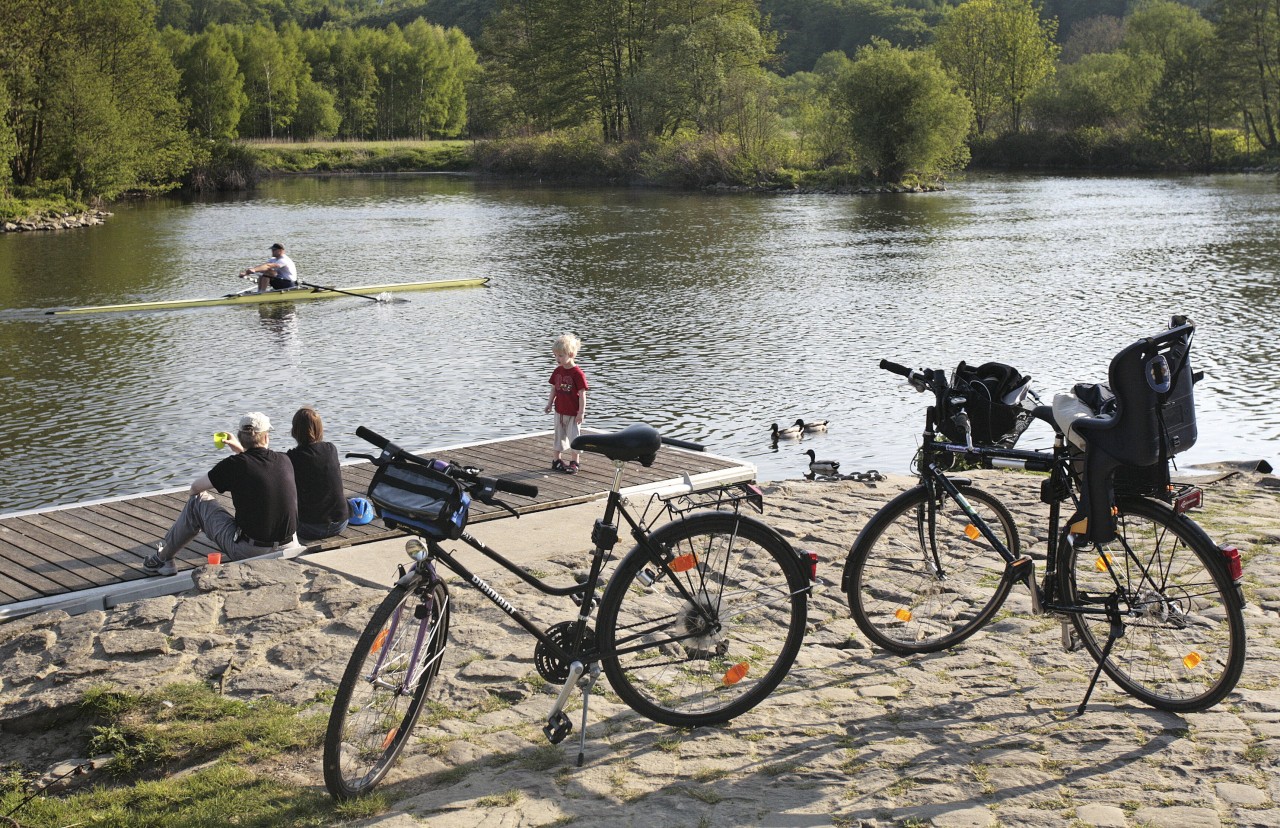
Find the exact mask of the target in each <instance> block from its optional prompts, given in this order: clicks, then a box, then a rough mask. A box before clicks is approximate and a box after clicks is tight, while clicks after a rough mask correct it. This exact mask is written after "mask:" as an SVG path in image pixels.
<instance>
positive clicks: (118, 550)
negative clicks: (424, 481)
mask: <svg viewBox="0 0 1280 828" xmlns="http://www.w3.org/2000/svg"><path fill="white" fill-rule="evenodd" d="M550 441H551V437H550V435H549V434H533V435H528V436H524V437H516V438H511V439H504V440H494V441H490V442H483V443H475V444H469V445H460V446H448V447H443V448H434V449H424V450H422V451H421V452H419V453H420V454H423V455H425V456H429V457H441V458H445V459H449V460H452V461H454V462H457V463H459V464H465V465H470V466H478V467H480V468H482V469H483V470H484V474H486V475H490V476H494V477H505V478H509V479H513V480H519V481H522V482H525V483H530V484H532V485H535V486H537V487H538V497H537V498H535V499H532V500H531V499H528V498H522V497H516V496H513V495H504V498H505V499H506V500H507V502H508V503H510V504H511V505H512V506H514V507H516V508H517V509H519V510H520V511H521V512H536V511H541V510H544V509H554V508H558V507H561V506H570V505H573V504H577V503H583V502H586V501H589V500H594V499H597V498H599V497H602V496H603V495H604V494H605V493H606V492H607V491H608V489H609V487H610V485H611V484H612V482H613V471H614V470H613V464H612V462H611V461H609V460H606V459H605V458H603V457H601V456H599V455H592V454H584V455H583V464H582V470H581V471H580V472H579V473H578V474H576V475H567V474H563V473H561V472H553V471H551V470H550V456H551V451H550V448H551V446H550ZM373 471H374V468H373V465H372V464H371V463H368V462H359V463H354V464H351V465H344V466H343V469H342V472H343V483H344V486H345V488H346V490H347V495H348V497H352V496H357V495H364V494H365V492H366V490H367V489H368V485H369V481H370V480H371V479H372V477H373ZM754 477H755V467H754V466H753V465H751V464H749V463H743V462H741V461H737V460H732V459H729V458H725V457H718V456H716V455H710V454H705V453H700V452H690V451H684V450H680V449H673V448H670V447H664V448H663V449H662V451H660V452H659V453H658V458H657V460H656V461H655V462H654V464H653V466H651V467H649V468H645V467H643V466H641V465H640V464H639V463H630V464H628V465H627V468H626V471H625V473H624V475H623V486H624V487H627V488H628V489H630V490H632V491H633V492H639V491H643V490H647V489H662V488H667V487H674V486H680V485H682V484H683V485H684V486H686V487H688V488H690V489H693V490H698V489H704V488H711V487H713V486H716V485H719V484H720V483H729V482H737V481H741V480H752V479H754ZM215 494H216V493H215ZM186 499H187V490H186V489H185V488H183V489H170V490H166V491H162V492H153V493H150V494H142V495H135V496H130V497H123V498H112V499H108V500H99V501H93V502H88V503H79V504H74V505H70V506H58V507H53V508H48V509H36V510H31V511H25V512H15V513H11V514H9V515H3V516H0V621H3V620H5V619H7V618H15V617H18V616H21V615H27V614H30V613H32V612H39V611H42V610H45V609H53V608H67V609H68V611H82V610H83V609H87V608H92V607H94V606H100V607H109V606H113V605H114V604H116V603H120V602H123V601H125V600H136V599H137V598H140V597H146V596H148V595H154V594H164V593H165V592H173V591H175V589H174V588H173V585H168V587H167V588H166V586H165V585H162V584H161V583H160V582H163V581H168V580H171V579H166V578H156V577H153V576H149V575H148V574H147V573H146V572H145V571H144V570H143V569H142V561H143V559H144V558H145V557H146V556H147V555H149V554H151V553H152V552H153V551H155V547H156V543H157V542H158V541H159V540H160V538H161V537H163V536H164V533H165V532H166V531H167V530H168V529H169V527H170V526H172V525H173V522H174V520H175V519H177V517H178V513H179V512H180V511H181V510H182V507H183V504H184V503H185V502H186ZM218 499H219V500H220V501H221V502H222V503H223V504H224V505H225V506H226V507H227V508H228V510H230V508H231V503H230V498H229V497H227V496H225V495H218ZM504 515H507V512H505V511H503V510H502V509H501V508H499V507H495V506H485V505H484V504H479V503H477V504H473V505H472V508H471V513H470V521H471V522H472V523H476V522H480V521H485V520H492V519H495V518H500V517H503V516H504ZM401 534H402V533H400V532H398V531H396V532H393V531H390V530H388V529H387V528H386V527H384V526H383V525H382V521H380V520H375V521H374V522H373V523H371V524H369V525H367V526H349V527H348V528H347V529H346V530H345V531H343V532H342V534H341V535H339V536H338V537H335V538H329V539H326V540H324V541H321V542H319V543H315V544H312V545H311V546H308V547H307V549H306V551H305V552H304V553H303V554H309V553H313V552H323V551H327V550H330V549H337V548H340V547H344V546H351V545H353V544H358V543H366V542H369V541H376V540H382V539H384V538H389V537H395V536H398V535H401ZM214 550H215V547H214V546H213V544H212V543H211V542H210V541H209V540H208V539H207V538H205V536H204V535H200V536H199V537H198V538H197V539H196V540H195V541H194V542H192V543H191V544H190V545H188V546H187V547H186V548H185V549H183V550H182V551H181V552H180V553H179V554H178V557H177V559H176V563H177V565H178V570H179V575H180V576H181V575H183V574H185V575H186V581H187V582H188V583H189V581H190V574H191V570H192V569H194V568H195V567H197V566H199V565H201V564H203V563H204V562H205V556H206V555H207V554H208V553H209V552H212V551H214ZM278 554H279V553H272V555H273V556H276V555H278ZM73 607H74V609H72V608H73Z"/></svg>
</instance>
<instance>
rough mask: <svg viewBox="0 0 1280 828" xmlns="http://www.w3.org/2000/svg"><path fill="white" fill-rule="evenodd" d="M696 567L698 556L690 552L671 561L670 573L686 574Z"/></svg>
mask: <svg viewBox="0 0 1280 828" xmlns="http://www.w3.org/2000/svg"><path fill="white" fill-rule="evenodd" d="M697 565H698V556H697V555H695V554H693V553H692V552H690V553H689V554H688V555H681V556H680V557H678V558H673V559H672V560H671V571H672V572H687V571H689V570H690V569H693V568H694V567H695V566H697Z"/></svg>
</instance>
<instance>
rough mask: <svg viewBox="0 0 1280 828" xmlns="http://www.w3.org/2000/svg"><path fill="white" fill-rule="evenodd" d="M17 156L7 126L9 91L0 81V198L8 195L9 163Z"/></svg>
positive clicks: (11, 129)
mask: <svg viewBox="0 0 1280 828" xmlns="http://www.w3.org/2000/svg"><path fill="white" fill-rule="evenodd" d="M17 154H18V140H17V138H16V137H15V136H14V134H13V127H12V126H11V125H10V124H9V90H8V87H7V86H6V85H5V83H4V81H3V79H0V196H5V195H8V193H9V185H10V183H12V181H13V174H12V171H11V170H10V167H9V163H10V162H11V161H12V160H13V157H14V156H15V155H17Z"/></svg>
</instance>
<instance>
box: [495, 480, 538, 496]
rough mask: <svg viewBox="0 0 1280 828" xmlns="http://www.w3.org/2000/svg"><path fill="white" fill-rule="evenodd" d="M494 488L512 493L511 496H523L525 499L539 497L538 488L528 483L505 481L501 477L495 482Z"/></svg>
mask: <svg viewBox="0 0 1280 828" xmlns="http://www.w3.org/2000/svg"><path fill="white" fill-rule="evenodd" d="M493 488H495V489H497V490H498V491H500V492H511V494H517V495H521V496H523V497H537V496H538V487H537V486H532V485H530V484H528V483H520V482H519V481H516V480H503V479H502V478H501V477H499V478H498V479H496V480H494V481H493Z"/></svg>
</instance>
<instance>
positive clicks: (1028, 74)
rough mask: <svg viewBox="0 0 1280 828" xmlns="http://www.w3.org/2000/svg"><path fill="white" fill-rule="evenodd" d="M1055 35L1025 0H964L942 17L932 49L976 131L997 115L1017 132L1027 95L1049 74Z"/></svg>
mask: <svg viewBox="0 0 1280 828" xmlns="http://www.w3.org/2000/svg"><path fill="white" fill-rule="evenodd" d="M1056 34H1057V21H1056V20H1042V19H1041V18H1040V14H1039V12H1038V10H1037V9H1036V7H1035V6H1034V5H1032V1H1031V0H968V2H966V3H965V4H964V5H961V6H959V7H957V8H956V9H954V10H953V11H952V12H951V13H950V14H949V15H947V17H946V19H945V20H944V21H943V22H942V24H941V25H940V26H939V27H938V29H937V32H936V37H935V40H934V46H933V48H934V50H935V52H936V53H937V55H938V57H939V58H940V59H941V60H942V63H943V65H944V66H945V67H946V68H947V71H949V72H951V74H952V75H953V76H954V77H955V78H956V79H957V81H958V82H959V84H960V88H961V89H962V90H964V93H965V95H966V96H967V97H968V98H969V102H970V103H971V104H973V110H974V118H975V120H974V124H975V126H976V128H977V133H978V134H979V135H983V134H985V133H986V131H987V130H988V129H990V128H991V127H992V126H993V124H994V122H995V119H997V118H999V117H1004V118H1006V119H1007V122H1008V124H1009V129H1010V131H1012V132H1014V133H1018V132H1021V131H1022V111H1023V107H1024V105H1025V104H1026V101H1027V99H1028V97H1029V96H1030V95H1031V93H1032V92H1034V91H1035V89H1036V88H1037V87H1038V86H1039V85H1040V84H1041V83H1043V82H1044V81H1045V80H1047V79H1048V78H1050V77H1052V75H1053V70H1054V61H1055V59H1056V57H1057V54H1058V46H1057V45H1056V44H1055V43H1054V37H1055V35H1056Z"/></svg>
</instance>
